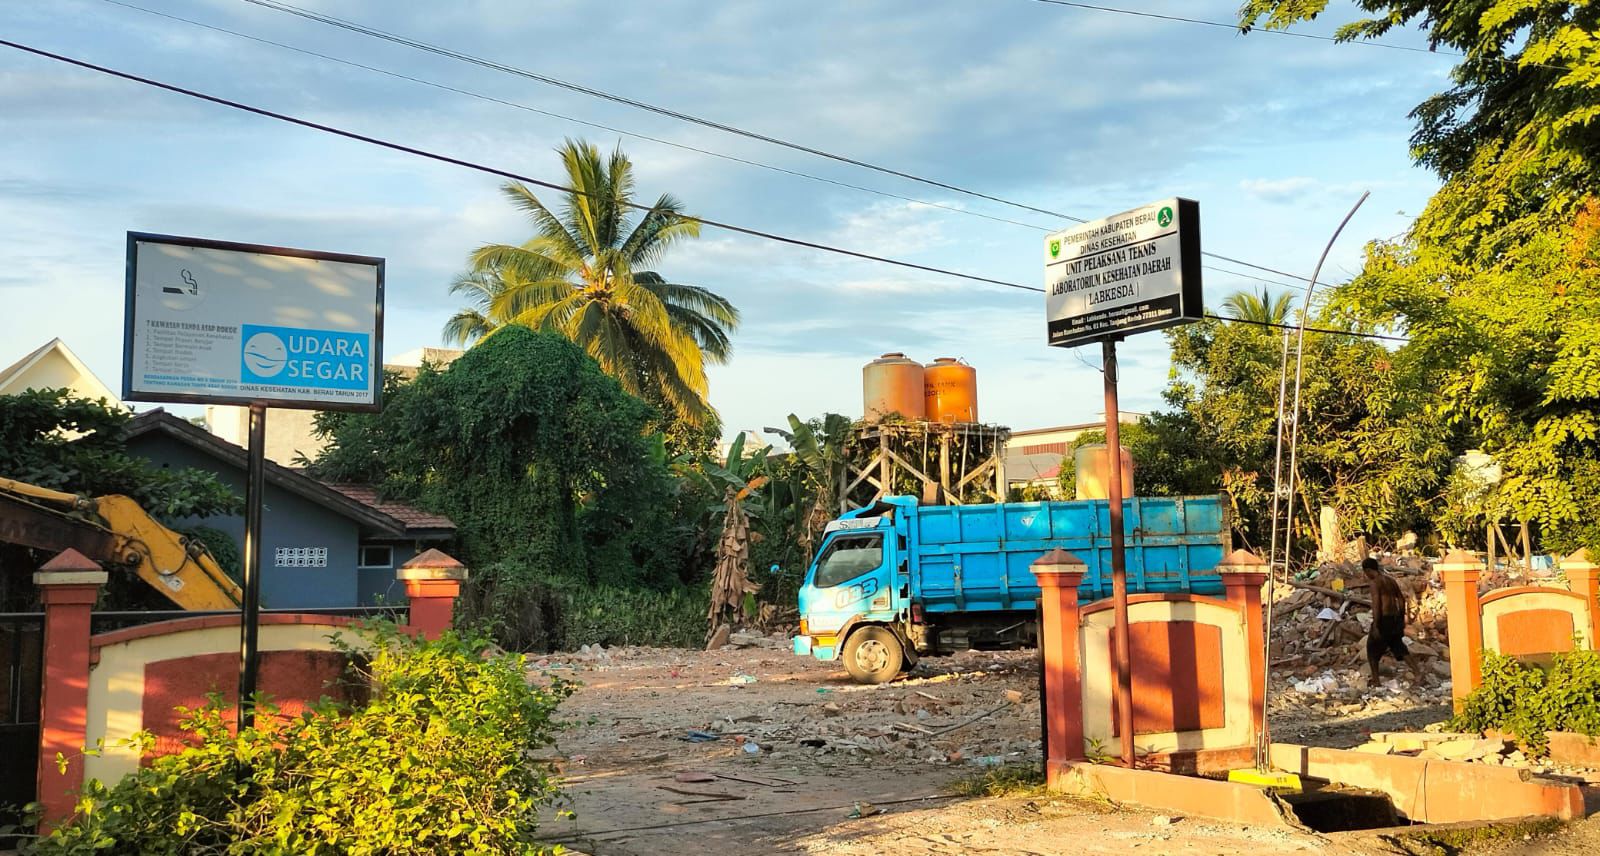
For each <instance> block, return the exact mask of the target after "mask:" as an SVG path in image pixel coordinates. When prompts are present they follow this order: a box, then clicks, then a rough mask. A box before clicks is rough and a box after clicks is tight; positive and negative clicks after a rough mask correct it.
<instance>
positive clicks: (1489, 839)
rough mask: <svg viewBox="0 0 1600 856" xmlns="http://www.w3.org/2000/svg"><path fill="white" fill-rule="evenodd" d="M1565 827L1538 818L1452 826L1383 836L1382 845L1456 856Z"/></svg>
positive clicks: (1417, 855) (1424, 855)
mask: <svg viewBox="0 0 1600 856" xmlns="http://www.w3.org/2000/svg"><path fill="white" fill-rule="evenodd" d="M1565 826H1566V824H1564V823H1562V822H1561V821H1559V820H1557V819H1555V818H1553V817H1540V818H1533V819H1530V820H1524V821H1511V822H1509V823H1489V824H1484V825H1482V826H1455V827H1448V828H1445V829H1427V830H1419V831H1417V832H1410V833H1401V834H1398V835H1385V836H1383V840H1384V842H1385V843H1387V844H1389V845H1391V846H1392V847H1394V848H1395V850H1396V852H1399V853H1404V854H1407V856H1458V854H1462V853H1469V852H1473V851H1475V850H1477V849H1478V848H1481V847H1482V846H1484V845H1485V844H1492V843H1495V842H1499V841H1510V840H1513V839H1523V838H1542V837H1544V836H1546V835H1550V834H1552V833H1556V832H1559V831H1561V829H1562V828H1564V827H1565Z"/></svg>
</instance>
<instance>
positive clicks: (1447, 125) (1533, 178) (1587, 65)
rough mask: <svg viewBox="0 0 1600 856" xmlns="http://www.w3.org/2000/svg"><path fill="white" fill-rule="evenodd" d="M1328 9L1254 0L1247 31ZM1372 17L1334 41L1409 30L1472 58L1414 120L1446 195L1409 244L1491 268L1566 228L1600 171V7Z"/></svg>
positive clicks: (1425, 7) (1542, 1)
mask: <svg viewBox="0 0 1600 856" xmlns="http://www.w3.org/2000/svg"><path fill="white" fill-rule="evenodd" d="M1327 5H1328V3H1327V0H1246V2H1245V3H1244V4H1243V6H1242V7H1241V9H1240V24H1241V26H1242V28H1243V29H1245V30H1247V31H1248V30H1249V29H1250V28H1251V27H1254V26H1258V25H1259V26H1265V27H1267V28H1269V29H1273V28H1283V27H1287V26H1289V25H1291V24H1294V23H1296V22H1298V21H1302V20H1309V19H1312V18H1315V17H1317V16H1318V15H1320V14H1322V13H1323V12H1324V11H1325V10H1326V8H1327ZM1355 5H1356V7H1357V8H1359V9H1361V10H1362V11H1363V12H1366V13H1368V14H1369V15H1370V16H1371V17H1369V18H1365V19H1362V20H1358V21H1353V22H1350V23H1347V24H1345V25H1343V26H1342V27H1340V28H1339V30H1338V33H1337V36H1338V38H1340V39H1344V40H1353V39H1372V38H1378V37H1380V36H1383V35H1386V34H1388V33H1390V32H1391V31H1394V30H1398V29H1401V28H1404V27H1406V26H1408V25H1410V24H1412V23H1416V24H1417V25H1418V26H1419V27H1421V28H1422V29H1423V30H1425V31H1426V32H1427V35H1428V40H1429V45H1430V46H1431V47H1434V48H1445V49H1450V50H1454V51H1458V52H1460V53H1462V54H1464V55H1465V56H1464V57H1463V58H1462V59H1461V60H1460V61H1459V62H1458V63H1457V64H1456V67H1455V71H1454V73H1453V74H1452V76H1451V77H1452V82H1453V84H1454V85H1453V86H1451V87H1450V88H1449V89H1447V90H1445V91H1443V92H1440V93H1437V94H1435V95H1433V96H1432V97H1430V98H1428V99H1427V100H1425V101H1423V102H1422V103H1421V104H1420V105H1418V106H1417V108H1416V109H1415V110H1413V111H1412V113H1411V116H1412V118H1413V119H1414V120H1415V121H1416V130H1415V132H1414V133H1413V135H1412V138H1411V149H1412V152H1413V154H1414V155H1415V157H1416V158H1417V160H1418V162H1420V163H1422V164H1423V165H1425V166H1428V167H1430V168H1432V169H1433V170H1434V171H1436V172H1437V173H1438V174H1439V176H1440V177H1441V178H1443V179H1444V181H1445V187H1444V188H1443V189H1442V190H1441V191H1440V193H1439V194H1438V195H1436V196H1435V197H1434V199H1433V200H1432V201H1431V202H1430V203H1429V205H1428V208H1427V210H1426V211H1424V212H1423V214H1422V216H1421V217H1420V218H1419V219H1418V221H1417V223H1416V225H1415V227H1414V229H1413V236H1414V237H1416V238H1419V239H1425V240H1427V241H1429V242H1431V243H1434V244H1437V245H1439V246H1441V247H1445V248H1449V249H1450V250H1451V251H1452V254H1454V255H1455V256H1457V257H1458V258H1461V259H1473V260H1475V261H1477V262H1479V263H1480V264H1485V265H1492V264H1493V263H1494V261H1495V260H1496V259H1497V257H1498V256H1499V255H1500V254H1501V253H1502V252H1503V251H1504V250H1506V249H1507V248H1512V247H1515V246H1517V245H1518V244H1520V243H1521V242H1522V241H1524V240H1527V239H1528V238H1530V237H1532V236H1533V235H1535V234H1537V233H1539V232H1540V231H1542V230H1544V229H1546V228H1549V227H1551V226H1552V225H1555V224H1560V223H1563V222H1566V223H1570V222H1571V218H1572V216H1573V215H1574V214H1575V213H1576V211H1577V210H1578V209H1579V208H1580V207H1581V205H1582V201H1583V199H1584V197H1585V196H1586V195H1587V194H1589V193H1592V192H1593V188H1594V186H1595V175H1596V169H1597V167H1600V133H1597V130H1600V121H1597V120H1600V35H1597V34H1600V6H1596V5H1595V4H1594V3H1592V2H1586V0H1475V2H1471V3H1461V2H1456V0H1356V2H1355Z"/></svg>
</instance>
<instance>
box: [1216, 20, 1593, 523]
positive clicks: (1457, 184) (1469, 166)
mask: <svg viewBox="0 0 1600 856" xmlns="http://www.w3.org/2000/svg"><path fill="white" fill-rule="evenodd" d="M1356 5H1357V6H1358V7H1359V8H1360V9H1362V10H1363V11H1365V12H1367V13H1369V14H1371V15H1372V17H1371V18H1368V19H1366V20H1361V21H1356V22H1353V23H1350V24H1347V25H1345V26H1344V27H1342V28H1341V29H1340V31H1339V37H1340V38H1345V39H1354V38H1375V37H1378V36H1382V35H1384V34H1386V33H1388V32H1390V31H1391V30H1393V29H1395V28H1398V27H1402V26H1406V25H1408V24H1410V23H1412V22H1416V23H1418V24H1419V25H1420V26H1421V27H1422V28H1424V29H1425V30H1426V31H1427V33H1428V36H1429V39H1430V41H1431V43H1432V44H1433V45H1434V46H1436V47H1447V48H1451V49H1453V50H1456V51H1460V52H1461V53H1463V54H1464V55H1465V56H1464V57H1463V58H1462V59H1461V60H1460V61H1459V62H1458V63H1457V65H1456V68H1455V72H1454V74H1453V76H1452V80H1453V84H1454V85H1453V86H1452V87H1451V88H1450V89H1448V90H1446V91H1444V92H1441V93H1438V94H1436V95H1434V96H1433V97H1431V98H1429V99H1428V100H1426V101H1424V102H1423V103H1422V104H1421V105H1419V106H1418V107H1417V108H1416V110H1414V111H1413V113H1412V116H1413V118H1414V119H1415V120H1416V131H1415V133H1414V135H1413V137H1412V150H1413V152H1414V154H1415V156H1416V158H1417V160H1418V161H1419V162H1420V163H1422V164H1424V165H1426V166H1428V167H1430V168H1432V169H1433V170H1434V171H1435V172H1437V173H1438V174H1439V176H1440V177H1441V178H1442V179H1443V180H1444V184H1443V186H1442V187H1441V188H1440V189H1439V191H1438V192H1437V193H1436V194H1434V196H1433V198H1432V199H1431V200H1429V202H1428V205H1427V208H1426V209H1425V210H1424V211H1423V213H1422V215H1421V216H1420V217H1419V218H1418V219H1417V222H1416V223H1415V224H1414V225H1413V226H1412V228H1411V230H1410V231H1409V232H1408V233H1407V235H1406V236H1405V237H1404V238H1403V239H1401V240H1398V241H1391V242H1378V243H1375V244H1373V245H1372V246H1370V247H1369V249H1368V254H1367V264H1366V267H1365V269H1364V270H1363V272H1362V274H1361V276H1359V277H1357V278H1356V280H1355V281H1353V282H1352V283H1350V284H1349V285H1347V286H1345V287H1342V288H1340V289H1337V290H1336V291H1335V293H1334V297H1333V304H1332V308H1333V311H1334V312H1335V313H1336V314H1338V315H1342V316H1343V317H1344V318H1345V319H1346V320H1350V319H1360V320H1361V321H1363V322H1365V323H1378V324H1387V325H1390V326H1393V327H1396V328H1400V329H1404V330H1405V331H1406V333H1407V334H1408V336H1409V337H1410V340H1411V341H1410V343H1409V344H1408V345H1406V346H1405V347H1403V348H1401V349H1400V350H1399V351H1398V352H1397V353H1396V355H1395V365H1396V366H1397V367H1398V368H1399V369H1400V370H1402V371H1404V372H1406V373H1407V374H1408V375H1409V376H1410V379H1409V380H1408V381H1407V385H1408V386H1410V387H1411V388H1413V389H1415V390H1417V391H1418V394H1419V396H1422V397H1423V398H1424V399H1425V400H1426V402H1427V407H1428V409H1429V411H1430V412H1431V413H1434V414H1436V415H1437V416H1438V418H1440V419H1441V420H1442V421H1443V422H1444V423H1445V424H1447V425H1448V426H1449V427H1450V429H1451V430H1452V432H1453V433H1454V434H1456V435H1457V436H1460V437H1463V438H1464V439H1465V440H1466V441H1467V442H1468V443H1469V444H1471V445H1474V446H1480V447H1482V448H1483V449H1484V450H1485V451H1489V452H1491V453H1493V454H1494V455H1495V456H1496V457H1497V458H1498V459H1499V461H1500V463H1501V465H1502V467H1503V468H1504V470H1505V479H1504V481H1503V482H1502V483H1501V484H1500V485H1499V486H1498V487H1497V488H1495V489H1494V490H1492V491H1491V492H1490V493H1489V495H1488V496H1486V497H1476V496H1474V497H1472V498H1471V503H1470V504H1471V505H1472V506H1473V508H1471V509H1470V511H1471V514H1464V513H1462V512H1463V509H1459V508H1457V509H1452V513H1451V514H1450V519H1451V528H1453V529H1457V530H1461V529H1465V528H1466V524H1467V522H1468V521H1467V520H1466V518H1467V517H1470V516H1473V515H1475V514H1477V513H1479V512H1480V511H1481V512H1483V513H1485V514H1487V516H1489V517H1491V518H1497V517H1501V516H1509V517H1512V518H1514V519H1519V520H1527V521H1531V522H1535V523H1537V524H1538V525H1539V528H1540V530H1541V534H1542V535H1545V536H1548V538H1547V539H1546V540H1547V546H1550V547H1557V548H1561V549H1564V548H1569V547H1572V546H1577V545H1584V546H1589V547H1591V548H1600V525H1596V524H1593V523H1589V522H1586V521H1585V520H1584V519H1583V518H1585V517H1588V516H1590V515H1588V514H1587V513H1586V512H1587V510H1588V509H1591V508H1593V507H1594V505H1595V503H1596V502H1597V501H1600V465H1597V464H1596V463H1595V457H1596V453H1597V452H1600V448H1597V445H1596V440H1595V434H1596V431H1597V425H1600V371H1597V369H1596V366H1600V328H1597V324H1600V318H1597V316H1596V309H1595V306H1596V303H1597V299H1596V298H1597V296H1600V295H1597V290H1596V289H1597V286H1596V267H1597V261H1600V257H1597V250H1596V237H1595V236H1596V232H1597V230H1600V206H1597V203H1596V201H1595V198H1594V195H1593V194H1594V188H1595V187H1596V186H1600V36H1597V33H1600V6H1596V5H1595V4H1593V3H1589V2H1578V0H1480V1H1479V2H1474V3H1455V2H1450V0H1358V2H1357V3H1356ZM1325 6H1326V2H1325V0H1250V1H1249V2H1247V3H1246V4H1245V5H1244V6H1243V8H1242V9H1241V13H1240V14H1241V22H1242V24H1243V25H1244V26H1245V27H1246V28H1248V27H1249V26H1252V25H1256V24H1265V25H1266V26H1269V27H1282V26H1287V25H1289V24H1292V23H1294V22H1295V21H1299V20H1304V19H1308V18H1312V17H1315V16H1317V15H1318V14H1320V13H1322V12H1323V11H1324V9H1325ZM1455 493H1460V491H1455ZM1469 493H1471V492H1469ZM1480 506H1481V507H1480Z"/></svg>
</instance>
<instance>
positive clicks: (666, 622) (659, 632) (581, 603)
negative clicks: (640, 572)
mask: <svg viewBox="0 0 1600 856" xmlns="http://www.w3.org/2000/svg"><path fill="white" fill-rule="evenodd" d="M708 597H709V595H708V594H707V593H706V591H705V590H704V589H700V588H693V589H689V588H676V589H669V590H667V591H660V592H658V591H648V590H642V589H618V588H592V589H579V590H577V591H573V592H569V593H568V594H567V595H566V597H565V598H564V603H563V611H562V616H561V629H562V638H561V645H560V647H561V648H562V649H563V650H567V651H575V650H577V649H578V648H579V647H580V646H582V645H594V644H599V645H648V646H652V647H658V648H697V647H699V646H700V645H702V644H704V642H705V636H706V606H707V604H708V603H709V600H708Z"/></svg>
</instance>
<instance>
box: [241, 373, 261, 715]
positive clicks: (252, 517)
mask: <svg viewBox="0 0 1600 856" xmlns="http://www.w3.org/2000/svg"><path fill="white" fill-rule="evenodd" d="M266 447H267V406H266V405H265V404H252V405H250V448H249V463H248V464H247V465H246V468H245V486H244V586H243V588H244V603H243V604H241V605H240V612H239V705H238V707H237V711H238V721H237V725H238V730H239V731H241V732H242V731H244V730H245V729H246V728H249V727H251V726H252V725H254V724H255V721H256V710H255V699H254V696H255V694H256V673H257V671H258V668H259V666H260V665H261V664H260V660H261V654H260V651H259V650H258V643H259V637H260V630H261V498H262V497H261V495H262V493H263V487H264V484H263V483H264V481H265V476H266Z"/></svg>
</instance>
